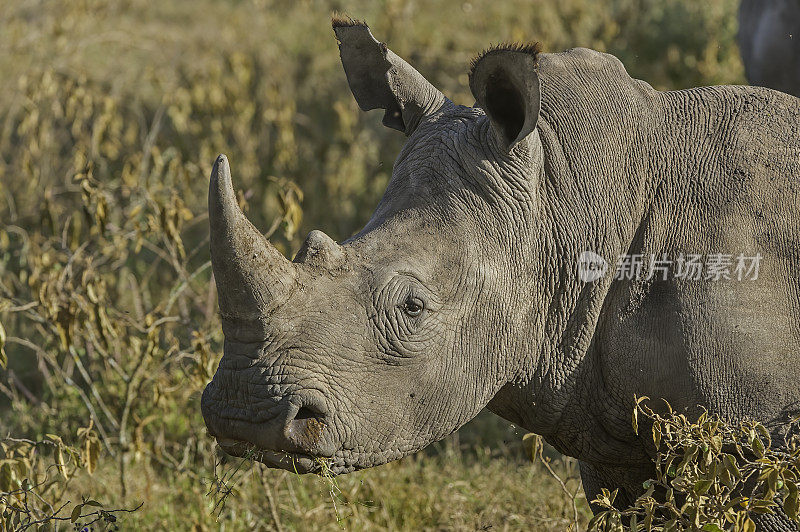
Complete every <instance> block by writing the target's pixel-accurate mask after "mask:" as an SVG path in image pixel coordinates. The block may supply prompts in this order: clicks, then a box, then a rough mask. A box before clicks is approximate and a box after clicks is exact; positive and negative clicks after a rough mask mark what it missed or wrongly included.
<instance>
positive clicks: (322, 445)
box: [201, 375, 336, 473]
mask: <svg viewBox="0 0 800 532" xmlns="http://www.w3.org/2000/svg"><path fill="white" fill-rule="evenodd" d="M218 380H219V375H218V376H215V379H214V381H212V382H211V383H210V384H209V385H208V386H207V387H206V389H205V390H204V392H203V397H202V400H201V409H202V412H203V418H204V419H205V422H206V427H208V431H209V433H210V434H211V435H212V436H213V437H215V438H216V439H217V443H218V444H219V445H220V447H222V449H223V450H224V451H225V452H227V453H228V454H231V455H234V456H248V457H251V458H254V459H256V460H258V461H260V462H263V463H265V464H267V465H270V466H272V467H280V468H283V469H288V470H290V471H297V472H298V473H309V472H313V471H316V470H317V469H318V468H319V459H321V458H329V457H331V456H333V454H334V452H335V451H336V446H335V445H334V444H333V443H332V442H333V438H332V434H331V433H330V432H331V431H330V429H329V428H330V425H331V418H330V412H329V410H328V408H327V405H326V404H325V400H324V398H323V397H322V395H321V394H320V393H318V392H315V391H313V390H295V391H292V392H289V393H287V395H285V396H282V397H271V398H268V399H267V400H265V401H261V402H259V403H258V404H257V405H255V404H248V403H246V402H244V401H242V402H240V401H236V399H235V398H232V397H230V396H228V395H227V394H226V392H225V390H224V389H223V387H222V386H220V385H219V384H217V383H216V381H218ZM245 401H246V399H245Z"/></svg>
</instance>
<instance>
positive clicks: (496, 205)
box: [202, 19, 542, 474]
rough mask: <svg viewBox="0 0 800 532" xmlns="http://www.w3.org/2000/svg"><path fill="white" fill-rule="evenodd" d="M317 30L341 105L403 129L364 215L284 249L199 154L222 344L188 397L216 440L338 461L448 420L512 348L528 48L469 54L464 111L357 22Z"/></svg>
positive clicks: (458, 417)
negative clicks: (202, 382)
mask: <svg viewBox="0 0 800 532" xmlns="http://www.w3.org/2000/svg"><path fill="white" fill-rule="evenodd" d="M334 30H335V33H336V37H337V39H338V41H339V48H340V54H341V58H342V63H343V65H344V69H345V73H346V75H347V79H348V83H349V85H350V87H351V90H352V92H353V94H354V96H355V98H356V100H357V102H358V104H359V106H360V107H361V108H362V109H363V110H369V109H375V108H381V109H384V110H385V115H384V118H383V123H384V124H385V125H386V126H388V127H391V128H394V129H398V130H400V131H403V132H404V133H405V134H406V135H407V136H408V140H407V142H406V144H405V146H404V147H403V149H402V151H401V153H400V155H399V157H398V158H397V160H396V162H395V165H394V169H393V174H392V178H391V181H390V183H389V186H388V188H387V190H386V192H385V195H384V196H383V198H382V200H381V202H380V204H379V206H378V207H377V210H376V211H375V213H374V214H373V216H372V218H371V219H370V221H369V222H368V224H367V225H366V226H365V227H364V228H363V229H362V230H361V231H360V232H359V233H358V234H356V235H355V236H353V237H352V238H350V239H348V240H347V241H345V242H343V243H341V244H338V243H336V242H334V241H333V240H332V239H331V238H330V237H328V236H327V235H325V234H324V233H322V232H320V231H312V232H311V233H310V234H309V235H308V237H307V238H306V240H305V242H304V244H303V245H302V247H301V249H300V250H299V252H298V253H297V256H296V257H295V259H294V261H292V262H290V261H288V260H287V259H285V258H284V257H283V256H282V255H281V253H279V252H278V251H277V250H276V249H275V248H273V247H272V246H271V245H270V243H269V242H268V241H267V240H266V239H265V238H264V237H263V235H262V234H261V233H260V232H259V231H258V230H257V229H256V228H255V227H253V226H252V225H251V224H250V222H249V221H248V220H247V219H246V218H245V216H244V214H243V213H242V212H241V211H240V210H239V207H238V205H237V202H236V196H235V192H234V188H233V184H232V181H231V173H230V168H229V165H228V161H227V159H226V158H225V156H220V157H219V158H218V159H217V161H216V163H215V164H214V168H213V171H212V175H211V182H210V189H209V200H208V202H209V217H210V225H211V259H212V264H213V270H214V275H215V279H216V283H217V290H218V293H219V306H220V313H221V318H222V324H223V331H224V334H225V344H224V356H223V358H222V360H221V362H220V364H219V368H218V370H217V372H216V374H215V376H214V378H213V380H212V382H211V383H210V384H209V385H208V386H207V388H206V389H205V391H204V393H203V397H202V412H203V416H204V418H205V421H206V425H207V427H208V429H209V432H210V433H211V434H212V435H213V436H215V437H216V439H217V441H218V443H219V445H220V446H221V447H222V448H223V449H224V450H225V451H227V452H228V453H230V454H234V455H243V454H244V453H246V452H251V451H252V450H254V451H255V453H254V454H253V455H252V456H254V457H255V458H256V459H257V460H259V461H261V462H263V463H265V464H267V465H270V466H273V467H281V468H286V469H289V470H293V471H298V472H315V471H319V469H320V467H321V464H322V463H323V461H324V462H325V463H326V464H327V470H328V471H330V472H331V473H333V474H339V473H346V472H349V471H353V470H356V469H362V468H366V467H372V466H375V465H379V464H383V463H386V462H388V461H391V460H395V459H397V458H400V457H402V456H404V455H406V454H409V453H412V452H415V451H417V450H420V449H422V448H423V447H425V446H426V445H428V444H430V443H431V442H434V441H437V440H439V439H441V438H443V437H445V436H446V435H448V434H450V433H452V432H453V431H455V430H456V429H458V428H459V427H460V426H461V425H463V424H464V423H466V422H467V421H469V420H470V419H471V418H472V417H474V416H475V415H476V414H477V413H478V412H479V411H480V410H481V409H482V408H484V407H485V406H486V405H487V404H489V403H490V401H492V400H493V398H495V397H496V396H497V395H498V392H500V391H501V390H502V388H503V387H504V386H505V385H507V384H508V383H510V382H512V381H513V380H514V379H515V377H516V376H517V375H518V373H519V370H520V366H522V365H523V364H525V363H526V362H525V361H526V356H525V354H526V353H529V352H531V351H533V348H532V344H531V342H532V341H533V338H535V337H536V334H532V331H531V330H530V327H529V325H531V324H533V323H534V322H536V321H537V319H538V318H537V316H538V315H539V314H540V308H539V306H537V303H536V302H537V301H539V300H540V299H539V298H537V297H536V293H537V291H538V290H540V288H537V286H538V285H539V284H540V283H541V281H542V280H541V279H540V278H539V272H538V270H537V267H535V266H534V263H532V262H530V261H528V260H526V259H525V258H524V257H527V256H528V255H529V254H530V253H531V251H532V250H531V249H530V247H531V246H532V245H533V242H535V240H536V238H535V233H536V231H537V229H536V227H537V225H536V217H537V214H536V212H535V208H534V207H533V206H534V205H535V204H536V202H535V201H534V199H535V195H536V182H537V180H538V179H539V176H540V175H541V174H542V149H541V144H540V143H539V140H538V133H537V131H536V123H537V118H538V113H539V81H538V78H537V74H536V61H537V53H538V49H537V48H536V47H535V46H521V47H504V48H496V49H492V50H489V51H487V52H485V53H484V54H482V55H481V56H480V57H479V59H478V60H476V61H475V62H474V63H473V67H472V70H471V72H470V87H471V90H472V92H473V94H474V96H475V98H476V100H477V102H476V105H475V107H471V108H470V107H463V106H457V105H455V104H453V103H452V102H451V101H450V100H448V99H447V98H446V97H445V96H444V95H443V94H442V93H441V92H440V91H439V90H437V89H436V88H435V87H434V86H433V85H431V84H430V83H429V82H428V81H426V80H425V79H424V78H423V77H422V76H421V75H420V74H419V73H418V72H417V71H416V70H415V69H413V68H412V67H411V66H410V65H409V64H408V63H406V62H405V61H403V60H402V59H400V58H399V57H398V56H396V55H395V54H394V53H392V52H391V51H390V50H388V49H387V47H386V45H384V44H383V43H381V42H378V41H377V40H376V39H375V38H374V37H373V36H372V34H371V33H370V31H369V29H368V28H367V26H366V25H364V24H363V23H360V22H357V21H352V20H349V19H348V20H341V19H336V20H334ZM323 459H324V460H323Z"/></svg>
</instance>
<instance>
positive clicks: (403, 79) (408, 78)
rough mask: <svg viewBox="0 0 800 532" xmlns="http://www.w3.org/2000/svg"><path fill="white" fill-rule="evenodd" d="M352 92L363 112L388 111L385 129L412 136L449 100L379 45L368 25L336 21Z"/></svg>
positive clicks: (345, 19) (334, 19)
mask: <svg viewBox="0 0 800 532" xmlns="http://www.w3.org/2000/svg"><path fill="white" fill-rule="evenodd" d="M332 25H333V31H334V33H336V39H337V40H338V41H339V55H341V58H342V66H344V72H345V74H346V75H347V82H348V83H349V84H350V90H351V91H352V92H353V96H355V99H356V102H357V103H358V106H359V107H360V108H361V110H362V111H369V110H370V109H385V110H386V113H385V114H384V115H383V125H385V126H388V127H390V128H393V129H397V130H399V131H402V132H404V133H405V134H406V135H407V136H408V135H411V134H412V133H413V132H414V130H415V129H416V128H417V125H419V123H420V122H421V121H422V120H423V119H424V118H425V117H426V116H428V115H430V114H432V113H434V112H436V111H438V110H439V108H441V107H442V105H444V104H445V103H446V102H448V101H449V100H447V98H445V97H444V95H443V94H442V93H441V92H439V90H438V89H437V88H436V87H434V86H433V85H431V84H430V83H428V81H427V80H426V79H425V78H424V77H422V74H420V73H419V72H417V71H416V70H414V68H413V67H412V66H411V65H409V64H408V63H406V62H405V61H403V60H402V59H401V58H400V57H398V56H397V55H395V54H394V53H393V52H392V51H391V50H389V49H388V48H387V47H386V45H385V44H384V43H382V42H379V41H378V40H377V39H375V37H373V36H372V33H371V32H370V31H369V27H368V26H367V24H366V23H365V22H362V21H359V20H354V19H351V18H350V17H344V16H340V15H334V16H333V18H332Z"/></svg>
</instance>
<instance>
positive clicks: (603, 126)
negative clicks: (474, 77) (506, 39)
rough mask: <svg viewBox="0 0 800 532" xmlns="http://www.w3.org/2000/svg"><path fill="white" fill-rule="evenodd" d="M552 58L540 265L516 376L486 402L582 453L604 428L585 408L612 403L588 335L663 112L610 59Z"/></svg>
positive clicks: (630, 243) (626, 235)
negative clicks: (588, 277) (598, 262)
mask: <svg viewBox="0 0 800 532" xmlns="http://www.w3.org/2000/svg"><path fill="white" fill-rule="evenodd" d="M570 54H571V55H572V57H570ZM558 55H559V56H560V57H558V58H557V62H559V63H560V65H559V66H558V68H560V69H562V70H565V71H566V73H563V72H561V71H557V72H553V71H552V70H553V68H554V67H553V66H552V65H549V66H548V64H547V61H545V62H544V63H543V65H542V70H543V72H542V77H543V81H542V84H543V86H547V85H546V83H547V82H548V81H549V82H550V85H551V86H553V87H554V89H555V90H554V91H551V92H550V93H549V94H545V93H543V99H542V117H541V118H540V121H539V124H538V126H537V128H538V131H539V135H540V138H541V143H542V147H543V151H544V167H543V174H544V181H543V183H542V184H541V186H540V187H539V189H540V202H541V205H542V207H541V209H540V210H541V212H540V216H539V219H540V222H539V223H538V228H537V232H536V234H535V235H534V241H533V242H532V244H531V246H530V248H531V250H532V252H531V256H530V259H529V260H530V261H531V262H533V263H536V264H540V265H542V266H541V267H539V268H537V269H538V270H539V271H541V272H542V274H541V275H540V278H539V279H538V281H537V288H536V290H537V292H536V293H537V294H540V295H539V297H538V300H537V301H536V302H535V303H534V305H533V307H532V308H531V312H532V314H531V316H530V319H529V322H530V323H531V324H534V325H535V326H533V327H531V330H532V331H534V332H533V335H532V336H533V337H532V338H530V337H529V338H528V351H527V353H526V354H525V356H523V357H521V358H520V360H519V361H520V363H521V366H520V367H519V369H518V372H517V375H516V377H515V378H514V379H513V380H512V381H511V382H510V383H509V384H507V385H506V386H505V387H504V388H503V389H502V390H501V392H500V393H498V394H497V395H496V396H495V398H494V399H493V400H492V402H491V403H490V404H489V408H490V409H492V410H493V411H495V412H496V413H498V414H500V415H501V416H503V417H506V418H508V419H510V420H512V421H514V422H516V423H518V424H520V425H521V426H523V427H525V428H526V429H528V430H531V431H534V432H537V433H539V434H542V435H544V436H545V437H546V438H547V439H548V441H550V443H553V444H555V445H556V447H557V448H559V450H561V451H562V452H565V453H567V454H570V455H572V456H577V457H584V458H585V457H586V456H587V453H590V452H592V451H591V445H590V441H589V435H591V434H602V433H604V432H606V431H604V430H597V429H598V428H597V426H596V425H597V424H598V423H602V420H599V419H598V416H596V415H595V413H596V412H595V410H596V409H595V408H594V407H593V404H598V403H602V404H603V405H604V407H608V408H612V409H614V408H619V410H623V406H622V405H619V406H618V405H612V404H610V401H612V398H610V397H608V396H607V394H606V393H605V391H604V388H603V381H602V375H601V374H600V368H599V364H598V363H597V360H596V358H597V357H596V356H594V355H593V353H595V352H596V347H597V346H596V345H595V332H596V330H597V326H598V320H599V317H600V314H601V310H602V309H603V305H604V303H605V301H606V296H607V294H608V292H609V289H610V287H611V285H612V282H613V272H614V268H615V265H616V261H617V258H618V257H619V256H620V255H625V254H627V253H629V252H630V251H631V250H633V249H635V247H636V241H637V234H638V233H639V231H640V228H641V227H642V226H643V221H644V220H645V219H646V217H647V212H648V208H649V207H648V206H649V205H650V204H651V203H652V201H653V197H654V196H655V192H656V190H657V189H658V182H657V177H656V175H655V172H653V171H652V170H653V169H654V168H657V167H658V164H657V161H658V159H659V157H661V155H660V154H659V151H658V150H657V149H654V148H653V147H654V146H656V145H654V144H653V143H652V138H651V137H652V136H653V135H654V132H655V131H658V130H659V129H661V128H659V124H661V123H663V120H664V118H663V116H664V112H663V111H662V108H663V104H662V98H661V96H660V93H658V92H656V91H654V90H653V89H651V88H650V87H649V86H647V85H646V84H643V83H640V82H638V81H636V80H633V79H631V78H630V77H629V76H627V74H625V73H624V69H623V68H622V66H621V64H619V62H618V61H617V60H616V59H615V58H612V57H611V56H606V55H605V54H599V53H597V52H592V51H588V50H577V51H574V52H569V53H566V54H558ZM575 63H579V65H578V66H576V65H575ZM576 69H577V70H579V71H580V72H581V74H582V76H584V77H586V76H589V77H591V78H593V79H594V80H595V85H594V86H593V87H592V90H595V91H596V90H597V89H598V87H599V88H600V89H601V90H603V91H604V92H605V93H607V94H608V95H609V97H608V98H607V99H606V100H602V99H598V98H596V97H590V95H589V94H588V91H589V89H588V88H584V87H582V86H577V85H576V84H575V79H574V75H575V72H576ZM556 70H558V69H556ZM587 85H589V84H587ZM576 102H578V103H576ZM586 251H590V252H592V253H595V254H597V255H599V256H600V257H602V258H603V259H605V261H607V263H608V268H609V271H608V273H607V274H606V275H605V276H604V277H602V278H600V279H598V280H596V281H593V282H588V283H587V282H584V281H582V280H581V279H580V278H579V276H578V271H577V264H578V258H579V256H580V255H581V254H582V253H584V252H586ZM536 311H538V313H539V316H538V317H537V316H535V315H534V313H535V312H536ZM578 435H586V438H583V436H579V437H578ZM606 447H607V448H606V449H603V450H602V451H600V452H602V453H603V454H604V455H606V456H608V455H610V454H616V453H617V452H618V453H628V454H630V447H629V446H628V448H627V450H626V445H625V444H624V442H618V441H614V440H613V438H612V439H610V441H609V442H606Z"/></svg>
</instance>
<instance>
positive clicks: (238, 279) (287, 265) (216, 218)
mask: <svg viewBox="0 0 800 532" xmlns="http://www.w3.org/2000/svg"><path fill="white" fill-rule="evenodd" d="M208 217H209V223H210V225H211V244H210V247H211V266H212V268H213V270H214V278H215V280H216V283H217V293H218V295H219V308H220V312H221V313H222V316H223V317H225V318H243V319H255V318H258V317H261V316H263V315H264V314H265V313H266V312H267V311H268V310H269V309H270V308H271V307H273V306H275V305H277V304H280V303H282V302H283V301H285V299H286V298H287V297H288V295H289V292H291V290H292V288H293V287H294V286H295V285H296V282H297V271H296V270H295V267H294V265H293V264H292V263H291V262H289V261H288V260H287V259H286V257H284V256H283V255H282V254H281V253H280V252H279V251H278V250H277V249H275V248H274V247H273V246H272V244H270V243H269V241H268V240H267V239H266V238H265V237H264V235H262V234H261V232H260V231H258V229H256V228H255V227H254V226H253V224H251V223H250V221H249V220H248V219H247V217H246V216H245V215H244V213H243V212H242V211H241V209H240V208H239V204H238V203H237V201H236V192H235V191H234V189H233V182H232V180H231V169H230V166H229V165H228V158H227V157H225V156H224V155H220V156H219V157H217V160H216V162H214V168H213V169H212V171H211V182H210V184H209V188H208Z"/></svg>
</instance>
